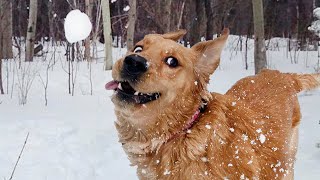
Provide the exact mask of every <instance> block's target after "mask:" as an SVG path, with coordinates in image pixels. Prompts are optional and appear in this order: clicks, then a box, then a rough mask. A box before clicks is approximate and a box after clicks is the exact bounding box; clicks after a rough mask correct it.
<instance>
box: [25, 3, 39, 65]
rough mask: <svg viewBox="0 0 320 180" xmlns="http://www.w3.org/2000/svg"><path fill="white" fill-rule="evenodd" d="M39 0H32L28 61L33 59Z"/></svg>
mask: <svg viewBox="0 0 320 180" xmlns="http://www.w3.org/2000/svg"><path fill="white" fill-rule="evenodd" d="M37 12H38V0H30V6H29V23H28V29H27V40H26V57H25V60H26V61H33V54H34V43H35V35H36V27H37Z"/></svg>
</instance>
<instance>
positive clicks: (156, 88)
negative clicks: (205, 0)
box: [106, 29, 320, 180]
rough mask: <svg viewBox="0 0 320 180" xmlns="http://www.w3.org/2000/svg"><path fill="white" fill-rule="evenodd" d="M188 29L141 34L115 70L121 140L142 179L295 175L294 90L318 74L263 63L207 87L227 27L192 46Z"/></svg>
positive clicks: (316, 80)
mask: <svg viewBox="0 0 320 180" xmlns="http://www.w3.org/2000/svg"><path fill="white" fill-rule="evenodd" d="M185 33H186V32H185V31H184V30H179V31H177V32H171V33H167V34H162V35H161V34H150V35H146V36H145V37H144V39H143V40H141V41H140V42H138V43H137V44H136V46H135V48H134V49H133V50H132V51H130V52H128V53H127V55H126V56H125V57H123V58H122V59H120V60H118V61H117V62H116V63H115V65H114V67H113V70H112V77H113V79H114V80H113V81H111V82H109V83H107V84H106V89H108V90H114V95H113V96H112V101H113V103H114V104H115V113H116V116H117V120H116V121H115V126H116V128H117V130H118V133H119V139H120V140H119V141H120V143H122V147H123V149H124V151H125V152H126V154H127V155H128V158H129V160H130V162H131V164H132V165H133V166H137V174H138V177H139V178H140V179H177V180H188V179H190V180H198V179H199V180H203V179H210V180H212V179H230V180H233V179H237V180H238V179H266V180H270V179H293V173H294V162H295V155H296V151H297V143H298V139H297V138H298V125H299V122H300V118H301V115H300V107H299V103H298V98H297V93H298V92H300V91H302V90H306V89H312V88H316V87H317V86H318V85H319V84H320V76H319V74H302V75H298V74H289V73H286V74H285V73H281V72H279V71H276V70H263V71H262V72H261V73H259V74H258V75H255V76H250V77H246V78H244V79H241V80H239V81H238V82H237V83H236V84H235V85H234V86H233V87H231V89H230V90H229V91H228V92H227V93H226V94H224V95H223V94H218V93H209V92H208V90H207V84H208V82H209V77H210V75H211V74H212V73H213V72H214V71H215V70H216V68H217V67H218V65H219V62H220V55H221V51H222V49H223V47H224V44H225V42H226V40H227V38H228V35H229V30H228V29H224V30H223V32H222V34H221V36H220V37H218V38H216V39H214V40H210V41H205V42H199V43H197V44H195V45H194V46H193V47H191V48H186V47H183V46H182V45H180V44H178V43H177V42H176V41H177V40H179V39H180V38H181V37H182V36H183V35H184V34H185Z"/></svg>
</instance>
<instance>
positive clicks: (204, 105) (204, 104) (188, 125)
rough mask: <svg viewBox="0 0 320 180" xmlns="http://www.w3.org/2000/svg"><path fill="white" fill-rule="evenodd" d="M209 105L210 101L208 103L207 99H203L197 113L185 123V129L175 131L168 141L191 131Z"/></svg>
mask: <svg viewBox="0 0 320 180" xmlns="http://www.w3.org/2000/svg"><path fill="white" fill-rule="evenodd" d="M207 105H208V103H207V102H206V101H205V100H203V99H202V103H201V104H200V106H199V109H197V110H196V111H195V113H194V114H193V115H192V117H191V118H190V119H189V121H187V123H186V124H185V126H184V127H183V129H182V130H180V131H177V132H175V133H173V134H172V135H171V137H170V138H169V139H168V140H167V141H166V142H168V141H171V140H173V139H175V138H177V137H179V136H180V135H181V134H183V133H189V132H188V131H190V129H191V128H192V126H193V125H194V124H195V123H197V121H198V119H199V116H200V114H201V113H203V112H204V111H205V110H206V108H207Z"/></svg>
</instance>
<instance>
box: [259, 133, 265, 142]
mask: <svg viewBox="0 0 320 180" xmlns="http://www.w3.org/2000/svg"><path fill="white" fill-rule="evenodd" d="M259 141H260V142H261V143H262V144H263V143H264V142H265V141H266V136H265V135H263V134H260V136H259Z"/></svg>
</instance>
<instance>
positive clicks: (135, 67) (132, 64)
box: [123, 54, 148, 78]
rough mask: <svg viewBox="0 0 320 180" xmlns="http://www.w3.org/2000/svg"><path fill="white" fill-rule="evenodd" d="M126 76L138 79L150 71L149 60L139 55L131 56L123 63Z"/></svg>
mask: <svg viewBox="0 0 320 180" xmlns="http://www.w3.org/2000/svg"><path fill="white" fill-rule="evenodd" d="M123 70H124V75H125V76H127V77H132V78H136V77H137V76H139V75H141V74H143V73H144V72H146V71H147V70H148V65H147V60H146V59H145V58H143V57H141V56H139V55H136V54H134V55H129V56H127V57H126V58H125V59H124V61H123Z"/></svg>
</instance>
